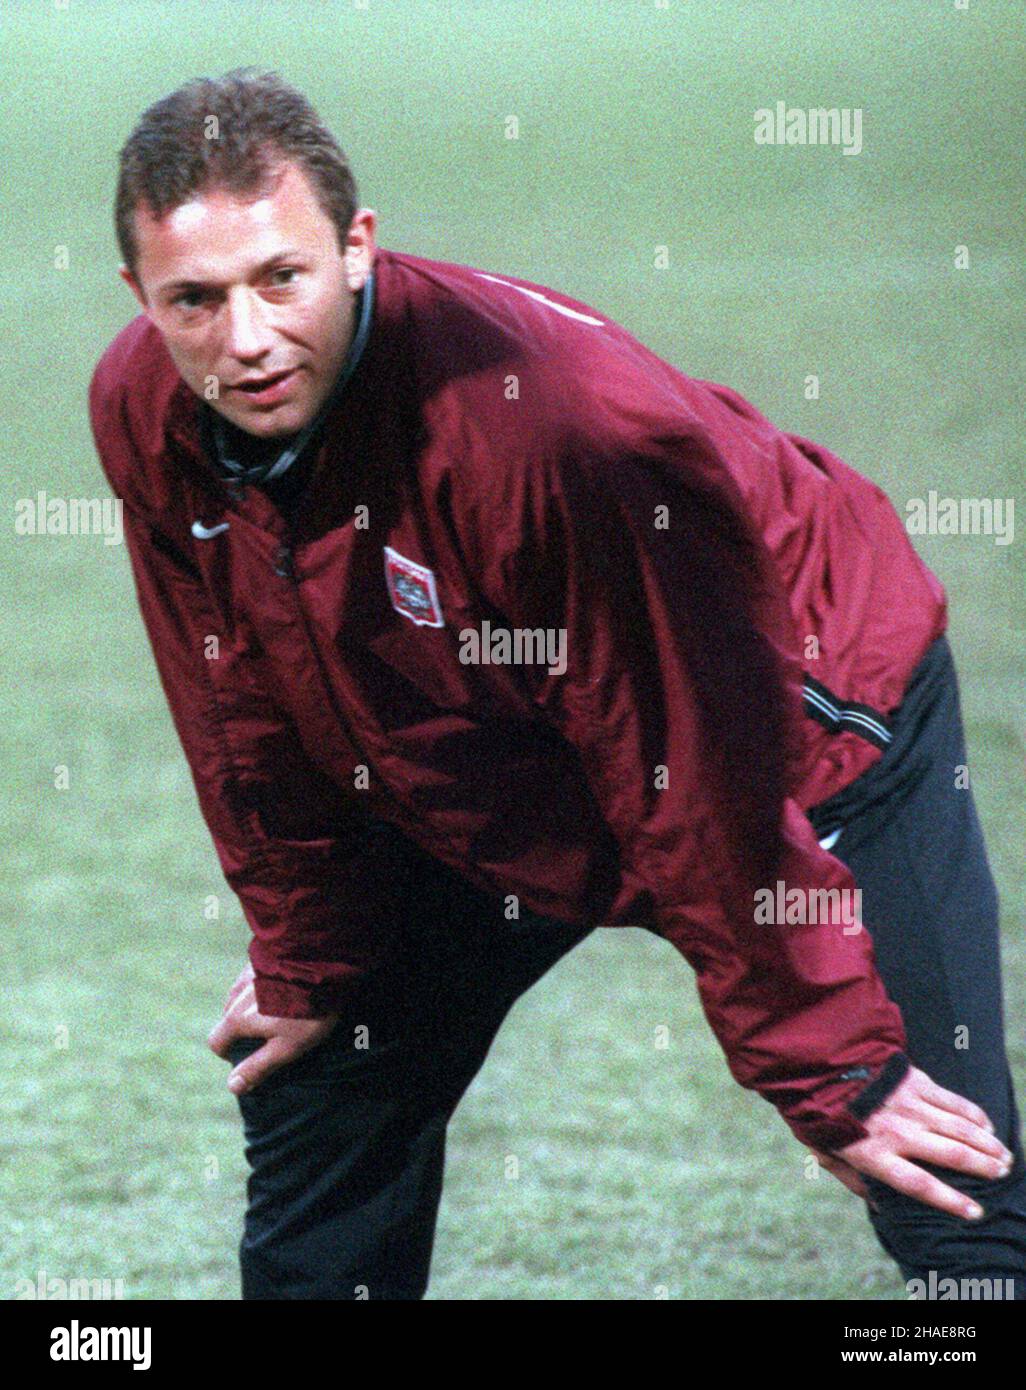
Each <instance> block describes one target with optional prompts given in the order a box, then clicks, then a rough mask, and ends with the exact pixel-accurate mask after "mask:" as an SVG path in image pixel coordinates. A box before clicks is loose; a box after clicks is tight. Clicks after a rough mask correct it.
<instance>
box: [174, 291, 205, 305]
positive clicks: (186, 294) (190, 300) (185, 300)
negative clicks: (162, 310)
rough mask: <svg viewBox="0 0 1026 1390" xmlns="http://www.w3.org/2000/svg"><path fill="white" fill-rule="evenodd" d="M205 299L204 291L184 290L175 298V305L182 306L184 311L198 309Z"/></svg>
mask: <svg viewBox="0 0 1026 1390" xmlns="http://www.w3.org/2000/svg"><path fill="white" fill-rule="evenodd" d="M203 298H204V296H203V291H202V290H183V291H182V293H181V294H179V295H176V296H175V303H176V304H180V305H181V306H182V308H183V309H198V308H199V306H200V304H201V303H202V301H203Z"/></svg>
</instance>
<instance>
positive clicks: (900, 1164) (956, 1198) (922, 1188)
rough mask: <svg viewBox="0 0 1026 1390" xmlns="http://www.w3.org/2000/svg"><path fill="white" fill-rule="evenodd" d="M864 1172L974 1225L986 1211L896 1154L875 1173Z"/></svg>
mask: <svg viewBox="0 0 1026 1390" xmlns="http://www.w3.org/2000/svg"><path fill="white" fill-rule="evenodd" d="M864 1171H872V1175H873V1177H876V1178H879V1179H880V1180H881V1182H885V1183H887V1184H888V1186H890V1187H893V1188H894V1189H895V1191H897V1192H903V1193H904V1194H905V1195H906V1196H907V1197H914V1198H915V1199H916V1201H918V1202H925V1204H926V1205H927V1206H928V1207H936V1208H937V1210H938V1211H946V1212H948V1213H950V1215H952V1216H961V1217H963V1218H964V1219H966V1220H970V1221H973V1220H978V1219H979V1217H981V1216H982V1215H983V1208H982V1207H981V1206H979V1205H978V1204H977V1203H976V1202H974V1201H973V1200H972V1198H971V1197H967V1196H966V1195H965V1193H964V1192H959V1191H957V1190H956V1189H955V1188H953V1187H949V1186H948V1185H947V1183H946V1182H941V1180H940V1178H935V1177H934V1176H933V1174H932V1173H928V1172H927V1171H926V1169H925V1168H919V1167H917V1166H916V1164H914V1163H909V1162H908V1160H907V1159H904V1158H899V1157H898V1156H897V1155H896V1154H886V1155H885V1156H884V1157H883V1158H882V1159H881V1160H880V1162H879V1163H878V1164H875V1165H873V1166H872V1169H871V1170H870V1169H867V1170H864Z"/></svg>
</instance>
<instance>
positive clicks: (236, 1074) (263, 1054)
mask: <svg viewBox="0 0 1026 1390" xmlns="http://www.w3.org/2000/svg"><path fill="white" fill-rule="evenodd" d="M303 1050H304V1049H302V1048H299V1049H297V1048H296V1045H295V1043H293V1042H288V1041H286V1039H285V1038H283V1037H281V1035H280V1034H276V1035H275V1036H274V1037H271V1038H268V1039H267V1041H266V1042H265V1043H264V1045H263V1047H261V1048H258V1049H257V1051H256V1052H253V1053H251V1054H250V1056H248V1057H244V1058H243V1059H242V1061H241V1062H240V1063H239V1065H238V1066H237V1067H236V1068H235V1069H234V1070H233V1071H232V1072H231V1074H230V1076H229V1077H228V1089H229V1091H231V1092H232V1094H233V1095H236V1096H241V1095H244V1094H245V1093H246V1092H247V1091H252V1089H253V1088H254V1086H259V1085H260V1083H261V1081H264V1080H266V1079H267V1077H268V1076H270V1074H271V1073H272V1072H273V1071H277V1070H278V1068H279V1067H281V1066H284V1065H285V1063H286V1062H291V1061H292V1060H293V1059H294V1058H295V1057H296V1056H297V1055H298V1054H299V1052H302V1051H303Z"/></svg>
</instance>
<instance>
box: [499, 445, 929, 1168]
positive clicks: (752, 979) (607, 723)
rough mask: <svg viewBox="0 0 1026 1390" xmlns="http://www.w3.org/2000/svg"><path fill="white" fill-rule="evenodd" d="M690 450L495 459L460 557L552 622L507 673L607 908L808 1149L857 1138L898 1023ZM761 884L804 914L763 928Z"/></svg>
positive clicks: (885, 1072)
mask: <svg viewBox="0 0 1026 1390" xmlns="http://www.w3.org/2000/svg"><path fill="white" fill-rule="evenodd" d="M703 450H704V446H702V445H701V444H700V443H695V442H693V441H677V442H675V444H674V448H673V449H672V450H670V451H669V452H668V453H667V452H657V451H655V450H653V452H652V454H651V455H646V456H639V457H630V458H622V457H621V458H616V459H612V460H609V459H607V460H599V459H594V458H589V459H582V458H581V457H580V456H579V455H577V456H574V457H569V458H563V459H561V460H559V461H558V462H556V463H547V464H546V463H541V462H537V463H534V462H533V463H531V464H530V465H525V466H523V467H520V468H517V469H515V470H514V469H511V470H509V472H508V474H506V475H504V476H503V477H502V481H501V482H499V483H496V484H495V485H494V486H493V487H492V488H491V490H490V493H489V496H488V500H487V502H486V503H485V504H484V505H485V507H486V511H487V514H486V515H478V516H477V518H476V519H475V523H474V526H475V528H476V530H477V534H478V535H479V536H482V537H486V538H487V541H486V542H485V543H484V544H482V545H481V546H480V547H479V549H478V550H477V552H476V554H477V561H478V575H479V578H480V582H481V586H482V589H483V591H484V593H485V596H486V598H487V599H488V600H489V601H490V602H491V603H493V604H494V606H495V607H496V609H497V610H498V611H499V612H500V613H501V614H502V615H503V616H504V618H505V620H506V621H508V622H509V623H510V625H511V626H514V627H520V628H528V629H538V628H555V629H557V630H560V629H562V630H564V631H565V633H566V657H567V666H566V670H565V672H564V673H563V674H555V673H552V672H551V671H550V669H549V668H547V667H541V666H539V667H537V668H531V669H527V668H524V670H523V673H522V675H521V679H522V680H524V681H526V682H527V683H528V686H529V690H528V694H529V696H530V698H531V699H532V700H533V701H534V703H535V704H536V705H537V706H538V707H539V709H541V710H542V711H543V712H544V713H545V714H546V715H547V716H548V717H549V718H550V719H551V720H552V721H553V722H554V723H555V725H556V727H557V728H558V729H559V730H560V732H561V733H562V735H563V736H564V737H565V738H567V739H568V740H570V742H571V743H572V744H573V745H574V746H575V748H576V750H577V752H578V754H579V757H580V762H581V766H582V770H583V773H584V776H585V777H586V778H587V780H588V783H589V786H590V788H591V790H592V792H593V795H594V797H595V799H596V802H597V804H598V806H599V807H600V809H601V812H602V815H603V818H604V820H605V821H606V823H607V824H608V825H609V827H610V829H611V831H612V833H613V835H614V837H615V839H616V843H617V845H618V849H619V853H620V866H619V867H620V875H621V882H622V883H623V884H624V885H625V889H624V891H623V892H622V893H621V895H620V897H618V899H617V903H618V904H620V910H619V911H618V912H617V913H616V914H615V915H614V916H612V917H611V918H607V919H606V920H607V921H611V922H612V924H614V925H616V924H624V923H627V922H634V923H640V924H641V925H644V926H648V927H650V929H654V930H656V931H657V932H658V933H659V934H661V935H663V936H664V937H666V938H667V939H668V940H669V941H670V942H672V943H673V945H674V946H675V947H676V948H677V949H678V950H679V951H680V952H681V954H682V955H683V956H684V957H685V958H686V959H687V960H688V962H689V963H690V964H691V965H692V967H693V968H694V970H695V972H696V976H697V983H698V989H699V993H700V997H701V1001H702V1005H703V1007H704V1010H705V1013H706V1016H707V1018H708V1020H709V1022H710V1024H711V1026H712V1028H713V1030H714V1032H715V1034H716V1036H717V1038H718V1039H719V1042H720V1044H721V1045H722V1047H723V1049H724V1052H725V1055H726V1059H727V1062H728V1065H729V1067H730V1070H731V1072H732V1074H733V1076H734V1077H735V1078H736V1080H737V1081H738V1082H739V1083H740V1084H741V1085H742V1086H745V1087H749V1088H752V1089H754V1090H756V1091H757V1092H758V1093H759V1094H760V1095H761V1096H763V1097H764V1098H765V1099H766V1100H768V1101H770V1102H771V1103H772V1104H773V1105H774V1106H776V1107H777V1108H778V1110H779V1111H780V1113H781V1114H782V1116H783V1118H784V1119H785V1120H786V1122H787V1123H788V1124H789V1125H790V1127H791V1129H792V1130H793V1131H794V1133H795V1134H796V1135H797V1136H798V1137H799V1139H801V1140H802V1141H803V1142H804V1143H806V1144H808V1145H810V1146H812V1147H815V1148H821V1149H824V1150H831V1149H836V1148H840V1147H843V1146H844V1145H846V1144H849V1143H852V1142H854V1141H855V1140H858V1139H860V1138H864V1137H865V1135H866V1130H865V1126H864V1124H863V1120H864V1119H865V1118H866V1116H867V1115H868V1114H869V1113H870V1112H871V1110H872V1109H873V1108H875V1107H876V1106H877V1105H879V1104H880V1103H881V1102H882V1100H883V1099H885V1098H886V1096H887V1095H888V1094H889V1093H890V1091H891V1090H893V1089H894V1087H895V1086H896V1085H897V1084H898V1082H899V1081H900V1080H901V1078H902V1077H903V1075H904V1074H905V1072H906V1071H907V1068H908V1062H907V1059H906V1058H905V1056H904V1053H903V1048H904V1046H905V1035H904V1031H903V1026H902V1021H901V1016H900V1013H899V1011H898V1009H897V1007H896V1006H895V1005H894V1004H893V1003H892V1002H891V1001H890V1000H889V999H888V998H887V995H886V993H885V991H884V988H883V985H882V983H881V981H880V979H879V977H878V975H877V973H876V970H875V967H874V962H873V951H872V945H871V940H870V937H869V934H868V932H867V931H866V930H865V929H864V927H862V926H861V921H860V919H859V918H858V917H857V916H855V915H854V912H853V909H854V908H856V907H857V903H858V899H857V898H856V897H854V896H852V892H853V890H854V888H855V884H854V880H853V879H852V877H851V875H850V873H849V872H848V870H847V868H846V867H845V866H844V865H843V864H842V863H841V862H840V861H839V860H837V859H835V858H834V857H833V856H832V855H830V854H828V853H826V852H825V851H823V850H821V849H820V847H819V845H818V843H817V841H816V838H815V835H814V832H813V830H812V827H811V825H810V824H809V821H808V819H807V818H806V817H805V815H804V814H803V813H802V811H801V810H800V808H799V807H798V805H797V803H796V802H795V801H794V800H793V799H792V798H791V797H789V796H788V795H787V792H788V789H789V786H790V779H791V775H792V771H793V769H794V767H795V766H796V759H797V756H798V747H799V743H798V740H799V736H800V735H799V729H800V711H801V703H800V685H801V677H800V665H799V663H798V662H797V658H796V657H795V656H793V655H789V652H792V651H793V649H794V639H793V633H792V631H791V626H790V617H789V613H788V609H787V603H786V596H785V595H784V594H783V592H782V589H781V586H780V585H779V581H778V580H776V578H775V576H774V575H773V573H772V570H771V562H770V561H769V560H768V557H767V555H766V552H765V549H764V547H763V545H762V542H761V539H760V538H757V537H755V536H754V535H752V534H751V533H750V532H749V529H748V527H747V523H745V522H744V521H743V520H742V513H741V509H740V506H739V505H738V503H737V501H736V499H731V498H730V497H729V496H727V495H724V493H723V486H724V485H723V484H722V482H716V481H715V477H716V474H717V472H719V473H720V475H721V476H722V470H717V469H716V467H715V460H713V459H712V458H711V457H710V455H709V453H708V451H703ZM685 456H688V464H689V466H688V469H687V471H686V472H685V471H684V470H683V469H682V468H681V466H680V465H681V461H682V459H683V458H684V457H685ZM498 476H499V474H498V473H497V474H496V477H498ZM660 509H663V510H660ZM657 519H658V521H657ZM778 885H780V886H781V887H782V888H783V892H784V894H785V897H784V899H783V901H784V902H792V903H793V902H794V899H793V897H790V896H787V895H788V894H789V893H790V891H791V890H795V889H797V890H799V892H800V894H801V900H802V901H803V902H805V903H809V904H814V905H815V906H814V908H813V910H810V911H806V912H805V914H804V915H805V917H806V918H807V919H813V918H814V919H815V920H809V921H808V922H807V924H805V925H801V924H789V923H788V922H787V921H786V920H785V922H783V923H779V924H777V925H772V924H768V923H765V922H763V921H762V920H761V918H764V917H765V916H766V915H767V914H766V910H765V909H766V902H767V895H766V890H769V892H770V894H771V895H772V898H771V901H772V904H773V908H774V909H775V908H776V907H777V906H778V905H779V903H780V902H781V901H782V900H781V898H780V895H779V893H778ZM817 889H823V890H830V889H835V890H838V892H837V893H835V894H833V895H830V894H825V895H824V894H815V893H814V892H813V890H817ZM840 890H846V891H847V893H848V895H849V896H848V897H847V898H845V897H844V896H842V893H841V891H840ZM757 894H758V895H759V897H758V898H757V896H756V895H757ZM757 902H758V903H761V905H762V912H761V914H757V911H756V904H757ZM770 915H774V916H779V915H780V914H779V913H778V912H775V911H771V913H770ZM786 916H791V917H795V916H799V917H800V916H801V912H800V909H799V911H797V912H796V911H795V910H794V909H793V908H792V909H791V910H790V911H789V912H788V913H786V914H785V917H786ZM824 918H825V920H824Z"/></svg>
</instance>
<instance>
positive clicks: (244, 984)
mask: <svg viewBox="0 0 1026 1390" xmlns="http://www.w3.org/2000/svg"><path fill="white" fill-rule="evenodd" d="M243 993H249V994H254V997H255V991H254V988H253V981H252V979H246V978H245V977H244V976H242V975H240V976H239V978H238V979H237V980H236V981H235V983H234V984H233V985H232V987H231V989H230V990H229V991H228V998H227V999H226V1000H225V1001H224V1012H225V1013H227V1012H228V1010H229V1009H230V1008H231V1006H232V1005H233V1004H234V1003H235V1001H236V999H238V997H239V995H240V994H243Z"/></svg>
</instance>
